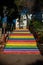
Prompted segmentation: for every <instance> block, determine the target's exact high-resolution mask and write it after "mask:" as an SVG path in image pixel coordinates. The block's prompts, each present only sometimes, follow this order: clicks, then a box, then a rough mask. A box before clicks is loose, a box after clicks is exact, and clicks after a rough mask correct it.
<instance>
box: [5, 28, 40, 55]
mask: <svg viewBox="0 0 43 65" xmlns="http://www.w3.org/2000/svg"><path fill="white" fill-rule="evenodd" d="M4 53H5V54H40V52H39V49H38V47H37V42H36V40H35V38H34V36H33V34H32V33H31V32H30V31H29V30H28V29H26V30H22V29H21V30H15V31H13V32H12V33H11V34H10V35H9V40H8V42H7V43H6V46H5V49H4Z"/></svg>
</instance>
